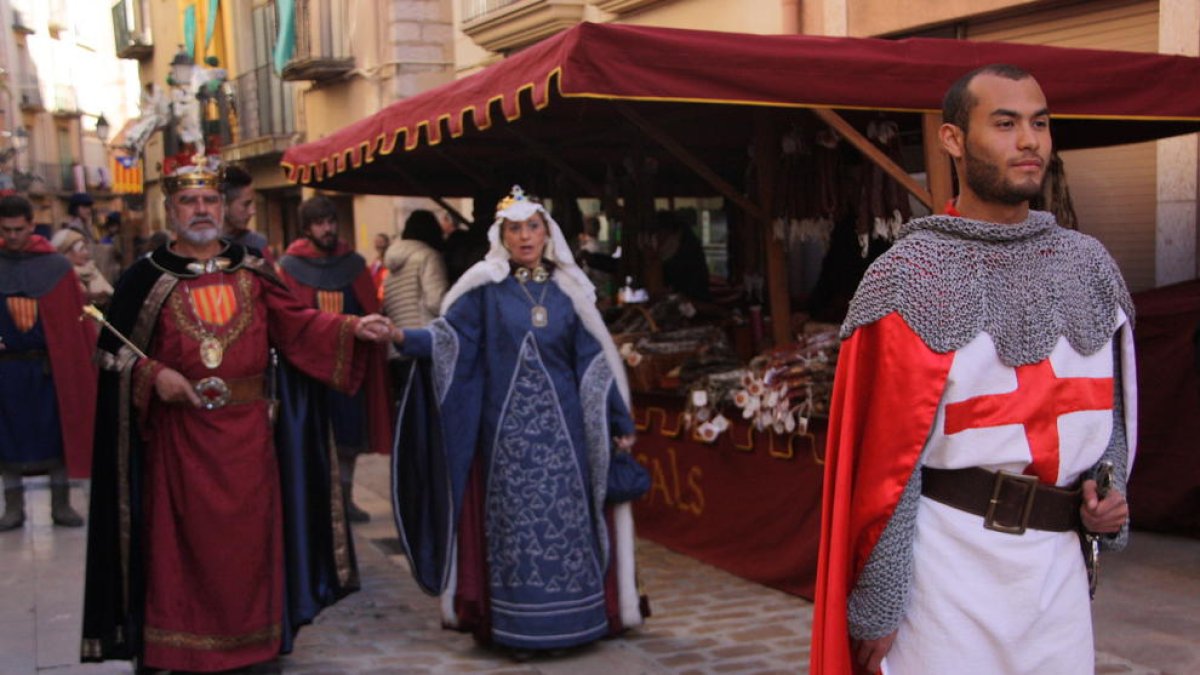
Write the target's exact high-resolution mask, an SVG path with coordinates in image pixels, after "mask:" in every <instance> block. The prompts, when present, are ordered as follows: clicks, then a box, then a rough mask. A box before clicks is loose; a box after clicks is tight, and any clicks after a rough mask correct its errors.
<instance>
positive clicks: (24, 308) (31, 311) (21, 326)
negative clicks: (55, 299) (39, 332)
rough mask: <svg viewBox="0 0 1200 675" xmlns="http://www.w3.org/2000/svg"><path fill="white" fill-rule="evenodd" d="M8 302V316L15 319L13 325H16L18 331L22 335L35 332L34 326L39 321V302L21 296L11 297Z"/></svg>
mask: <svg viewBox="0 0 1200 675" xmlns="http://www.w3.org/2000/svg"><path fill="white" fill-rule="evenodd" d="M7 301H8V314H9V316H11V317H12V318H13V323H14V324H16V326H17V330H19V331H21V332H22V333H28V332H29V331H31V330H33V326H34V324H36V323H37V319H38V308H37V300H35V299H33V298H26V297H24V296H19V295H10V296H8V298H7Z"/></svg>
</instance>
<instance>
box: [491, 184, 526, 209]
mask: <svg viewBox="0 0 1200 675" xmlns="http://www.w3.org/2000/svg"><path fill="white" fill-rule="evenodd" d="M524 201H528V198H527V197H526V196H525V191H524V190H522V189H521V186H520V185H514V186H512V190H511V191H510V192H509V193H508V194H507V195H504V198H503V199H501V200H500V201H499V202H497V203H496V213H499V212H501V211H503V210H504V209H507V208H508V207H510V206H512V205H513V204H516V203H517V202H524Z"/></svg>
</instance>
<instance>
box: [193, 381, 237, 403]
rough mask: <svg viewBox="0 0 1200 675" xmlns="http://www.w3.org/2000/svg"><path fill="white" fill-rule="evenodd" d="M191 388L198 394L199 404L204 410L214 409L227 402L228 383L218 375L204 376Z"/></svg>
mask: <svg viewBox="0 0 1200 675" xmlns="http://www.w3.org/2000/svg"><path fill="white" fill-rule="evenodd" d="M193 389H195V390H196V393H197V394H199V395H200V401H201V404H200V406H201V407H202V408H204V409H205V410H216V409H217V408H223V407H225V404H226V403H229V385H227V384H225V380H222V379H221V378H219V377H206V378H204V379H203V380H200V381H199V382H197V383H196V384H195V385H194V386H193Z"/></svg>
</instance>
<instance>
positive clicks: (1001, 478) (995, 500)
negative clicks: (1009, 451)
mask: <svg viewBox="0 0 1200 675" xmlns="http://www.w3.org/2000/svg"><path fill="white" fill-rule="evenodd" d="M1007 483H1024V485H1025V488H1026V490H1027V491H1028V494H1027V495H1026V497H1025V503H1024V504H1023V505H1022V507H1021V516H1020V518H1019V519H1018V522H1017V524H1016V525H1002V524H1000V523H997V522H996V507H997V506H999V505H1000V495H1001V493H1002V492H1004V487H1005V484H1007ZM1037 484H1038V479H1037V476H1026V475H1025V474H1020V473H1011V472H1008V471H997V472H996V482H995V483H993V484H992V498H991V499H990V500H989V501H988V507H987V513H985V514H984V516H983V526H984V527H985V528H987V529H989V530H995V531H996V532H1003V533H1005V534H1017V535H1020V534H1025V529H1026V528H1027V527H1028V526H1029V515H1030V514H1031V513H1033V498H1034V496H1035V495H1036V494H1037ZM1014 487H1015V486H1014Z"/></svg>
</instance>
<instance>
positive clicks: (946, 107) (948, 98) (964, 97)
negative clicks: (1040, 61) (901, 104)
mask: <svg viewBox="0 0 1200 675" xmlns="http://www.w3.org/2000/svg"><path fill="white" fill-rule="evenodd" d="M980 75H995V76H997V77H1003V78H1007V79H1009V80H1024V79H1025V78H1027V77H1033V75H1031V74H1030V73H1029V71H1027V70H1025V69H1024V68H1021V67H1020V66H1014V65H1011V64H1008V63H991V64H988V65H986V66H980V67H979V68H976V69H975V70H972V71H971V72H969V73H967V74H966V75H963V76H962V77H960V78H958V79H957V80H955V81H954V84H952V85H950V88H949V89H947V90H946V95H945V97H943V98H942V122H945V123H948V124H953V125H954V126H956V127H958V128H959V129H962V130H963V132H964V133H966V131H967V125H968V124H969V123H970V119H971V109H972V108H974V107H975V104H976V103H978V102H979V99H977V98H975V96H974V95H973V94H972V93H971V91H970V87H971V81H972V80H974V79H975V78H976V77H978V76H980Z"/></svg>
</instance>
